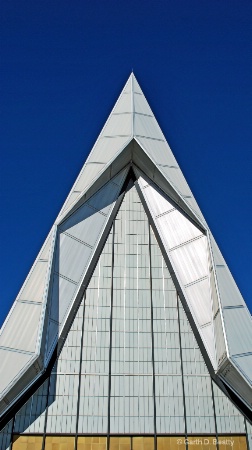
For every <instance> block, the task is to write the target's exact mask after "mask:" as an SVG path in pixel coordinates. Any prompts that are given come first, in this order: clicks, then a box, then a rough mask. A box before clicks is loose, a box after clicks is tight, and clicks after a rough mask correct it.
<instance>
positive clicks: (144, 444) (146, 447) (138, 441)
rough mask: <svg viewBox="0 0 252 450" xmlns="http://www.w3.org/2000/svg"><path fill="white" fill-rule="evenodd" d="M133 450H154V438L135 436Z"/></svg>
mask: <svg viewBox="0 0 252 450" xmlns="http://www.w3.org/2000/svg"><path fill="white" fill-rule="evenodd" d="M132 450H154V437H146V436H139V437H138V436H137V437H135V436H134V437H133V438H132Z"/></svg>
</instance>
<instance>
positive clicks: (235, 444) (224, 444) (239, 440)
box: [218, 435, 247, 450]
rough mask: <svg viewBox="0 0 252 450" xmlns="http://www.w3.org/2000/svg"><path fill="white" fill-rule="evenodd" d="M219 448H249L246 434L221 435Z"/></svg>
mask: <svg viewBox="0 0 252 450" xmlns="http://www.w3.org/2000/svg"><path fill="white" fill-rule="evenodd" d="M218 443H219V450H247V441H246V436H232V435H228V436H219V437H218Z"/></svg>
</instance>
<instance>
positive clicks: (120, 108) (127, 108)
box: [113, 80, 132, 114]
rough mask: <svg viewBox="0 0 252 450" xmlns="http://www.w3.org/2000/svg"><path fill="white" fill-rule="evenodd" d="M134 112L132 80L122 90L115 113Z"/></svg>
mask: <svg viewBox="0 0 252 450" xmlns="http://www.w3.org/2000/svg"><path fill="white" fill-rule="evenodd" d="M122 113H132V95H131V87H130V80H129V82H128V85H127V87H125V89H124V90H123V92H122V95H121V98H120V101H119V102H118V103H117V104H116V105H115V108H114V110H113V114H122Z"/></svg>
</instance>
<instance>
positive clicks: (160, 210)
mask: <svg viewBox="0 0 252 450" xmlns="http://www.w3.org/2000/svg"><path fill="white" fill-rule="evenodd" d="M139 184H140V185H141V187H142V189H145V191H144V194H145V196H146V197H147V198H148V200H149V203H150V205H151V207H152V212H153V215H154V216H155V217H157V216H160V215H161V214H165V213H168V212H170V211H172V210H173V209H174V205H172V204H171V203H170V202H169V201H168V200H167V199H166V198H164V195H162V194H161V192H158V193H157V189H155V188H154V187H153V186H151V185H148V183H147V181H145V180H144V178H142V177H141V178H139Z"/></svg>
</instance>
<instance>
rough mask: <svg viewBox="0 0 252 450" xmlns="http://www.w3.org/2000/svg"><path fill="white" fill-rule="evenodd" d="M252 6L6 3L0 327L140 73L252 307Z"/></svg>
mask: <svg viewBox="0 0 252 450" xmlns="http://www.w3.org/2000/svg"><path fill="white" fill-rule="evenodd" d="M251 23H252V2H251V1H250V0H249V1H248V0H242V1H241V0H237V1H236V0H226V1H224V0H211V1H209V0H190V1H189V0H165V1H160V0H155V1H154V0H151V1H148V0H146V1H144V2H143V1H140V0H134V1H133V0H127V1H126V0H124V1H121V0H116V1H114V0H113V1H112V0H106V1H102V0H100V1H97V0H92V1H91V0H81V1H79V0H74V1H72V2H70V1H66V0H60V1H57V0H53V1H51V0H50V1H47V0H43V1H34V0H31V1H27V0H23V1H22V2H20V0H18V1H17V0H11V1H9V0H2V1H1V17H0V64H1V67H0V93H1V99H0V105H1V106H0V108H1V121H0V124H1V125H0V126H1V130H0V149H1V168H0V174H1V200H0V201H1V221H0V227H1V230H0V236H1V267H0V269H1V271H0V273H1V300H0V324H1V323H2V322H3V320H4V318H5V316H6V315H7V313H8V310H9V308H10V306H11V304H12V302H13V301H14V299H15V296H16V294H17V293H18V291H19V288H20V286H21V284H22V282H23V281H24V279H25V277H26V275H27V273H28V271H29V269H30V266H31V265H32V263H33V261H34V259H35V257H36V255H37V253H38V251H39V249H40V247H41V245H42V243H43V241H44V238H45V237H46V235H47V233H48V231H49V229H50V227H51V225H52V223H53V221H54V219H55V217H56V215H57V213H58V211H59V209H60V207H61V205H62V203H63V201H64V199H65V197H66V195H67V194H68V191H69V189H70V188H71V186H72V184H73V182H74V180H75V178H76V176H77V174H78V172H79V170H80V169H81V167H82V164H83V163H84V161H85V159H86V156H87V155H88V153H89V151H90V150H91V148H92V145H93V143H94V141H95V139H96V137H97V135H98V133H99V131H100V129H101V127H102V126H103V124H104V121H105V120H106V118H107V116H108V114H109V113H110V110H111V108H112V107H113V104H114V102H115V100H116V99H117V97H118V95H119V93H120V91H121V89H122V87H123V85H124V83H125V81H126V79H127V78H128V76H129V74H130V72H131V70H132V68H133V69H134V73H135V75H136V77H137V79H138V81H139V83H140V85H141V87H142V89H143V91H144V93H145V95H146V97H147V99H148V101H149V103H150V106H151V108H152V110H153V112H154V114H155V115H156V118H157V120H158V121H159V123H160V126H161V128H162V130H163V132H164V134H165V136H166V138H167V140H168V142H169V144H170V146H171V148H172V150H173V152H174V154H175V157H176V158H177V160H178V162H179V164H180V167H181V168H182V171H183V172H184V174H185V177H186V178H187V181H188V183H189V185H190V187H191V189H192V191H193V193H194V195H195V197H196V199H197V201H198V203H199V205H200V207H201V209H202V211H203V214H204V215H205V218H206V220H207V221H208V224H209V226H210V228H211V230H212V232H213V234H214V236H215V238H216V240H217V242H218V244H219V247H220V249H221V250H222V252H223V254H224V257H225V258H226V261H227V263H228V265H229V267H230V270H231V272H232V274H233V276H234V278H235V280H236V282H237V284H238V286H239V288H240V290H241V292H242V294H243V296H244V298H245V300H246V302H247V304H248V306H249V308H250V310H251V311H252V296H251V279H252V269H251V268H252V239H251V230H252V211H251V194H252V176H251V169H252V155H251V151H252V145H251V144H252V126H251V116H252V114H251V113H252V26H251Z"/></svg>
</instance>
